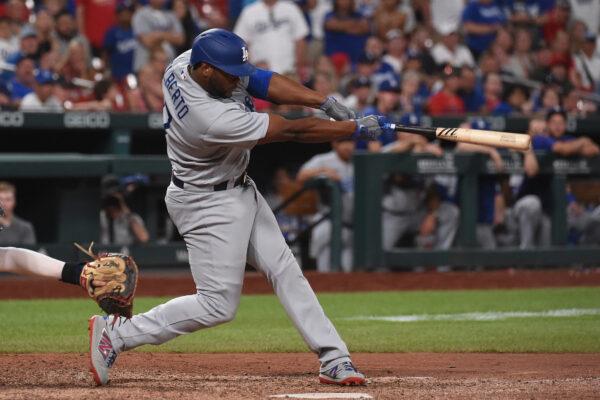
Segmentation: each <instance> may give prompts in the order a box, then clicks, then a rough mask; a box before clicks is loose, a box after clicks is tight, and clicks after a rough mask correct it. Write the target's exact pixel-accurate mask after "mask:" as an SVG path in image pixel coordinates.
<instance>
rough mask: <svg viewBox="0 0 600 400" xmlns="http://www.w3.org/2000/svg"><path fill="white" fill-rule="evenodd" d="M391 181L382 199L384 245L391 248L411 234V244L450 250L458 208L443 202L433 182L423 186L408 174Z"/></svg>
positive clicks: (454, 233)
mask: <svg viewBox="0 0 600 400" xmlns="http://www.w3.org/2000/svg"><path fill="white" fill-rule="evenodd" d="M408 150H409V149H408ZM405 151H406V150H405ZM392 181H393V183H392V185H391V187H390V189H389V192H388V193H387V194H385V195H384V197H383V201H382V208H383V212H382V215H381V222H382V241H383V248H384V249H385V250H391V249H392V248H394V247H395V246H396V244H397V243H398V241H400V240H402V241H404V242H406V236H409V244H410V245H411V246H413V245H416V246H417V247H419V248H430V249H449V248H450V247H451V246H452V243H453V242H454V237H455V236H456V231H457V229H458V217H459V210H458V207H457V206H456V205H454V204H452V203H450V202H448V201H444V200H443V199H442V197H441V195H440V193H439V192H438V191H437V189H436V187H435V186H434V185H431V186H428V187H426V188H421V187H420V185H419V184H418V183H415V182H414V181H412V179H411V178H410V177H409V176H405V175H396V176H393V177H392ZM403 239H404V240H403Z"/></svg>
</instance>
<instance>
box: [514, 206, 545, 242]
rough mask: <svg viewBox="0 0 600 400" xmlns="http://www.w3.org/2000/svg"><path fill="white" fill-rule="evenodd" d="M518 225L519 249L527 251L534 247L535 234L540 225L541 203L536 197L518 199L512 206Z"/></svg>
mask: <svg viewBox="0 0 600 400" xmlns="http://www.w3.org/2000/svg"><path fill="white" fill-rule="evenodd" d="M514 210H515V215H516V217H517V221H518V224H519V238H520V239H519V247H520V248H522V249H528V248H531V247H534V246H535V245H536V240H535V238H536V233H537V232H538V230H539V228H540V224H541V223H542V202H541V201H540V198H539V197H538V196H534V195H529V196H524V197H522V198H520V199H519V200H518V201H517V202H516V203H515V206H514Z"/></svg>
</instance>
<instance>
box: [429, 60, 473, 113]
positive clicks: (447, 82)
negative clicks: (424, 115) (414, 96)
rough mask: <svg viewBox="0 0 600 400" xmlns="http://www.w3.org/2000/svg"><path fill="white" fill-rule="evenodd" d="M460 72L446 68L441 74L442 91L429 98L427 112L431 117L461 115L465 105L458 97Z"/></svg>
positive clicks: (449, 67)
mask: <svg viewBox="0 0 600 400" xmlns="http://www.w3.org/2000/svg"><path fill="white" fill-rule="evenodd" d="M459 76H460V70H458V69H456V68H452V67H451V66H447V67H446V68H444V70H443V72H442V79H443V80H444V86H443V88H442V90H440V91H439V92H437V93H436V94H434V95H433V96H431V97H430V98H429V102H428V104H427V110H428V112H429V114H430V115H431V116H440V115H449V114H463V113H464V112H465V103H464V102H463V100H462V99H461V98H460V97H459V96H458V90H459V88H460V79H459Z"/></svg>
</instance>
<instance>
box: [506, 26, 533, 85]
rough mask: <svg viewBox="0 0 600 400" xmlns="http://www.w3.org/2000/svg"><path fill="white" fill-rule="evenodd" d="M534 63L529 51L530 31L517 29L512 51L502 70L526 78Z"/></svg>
mask: <svg viewBox="0 0 600 400" xmlns="http://www.w3.org/2000/svg"><path fill="white" fill-rule="evenodd" d="M534 65H535V60H534V57H533V55H532V53H531V33H530V32H529V31H528V30H527V29H523V28H522V29H518V30H517V31H516V32H515V48H514V53H513V54H512V55H511V56H510V58H509V60H508V63H507V64H506V65H504V66H503V68H502V69H503V70H504V71H505V72H507V73H509V74H511V75H514V76H516V77H519V78H528V77H529V75H530V74H531V72H532V71H533V68H534Z"/></svg>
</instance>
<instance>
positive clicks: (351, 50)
mask: <svg viewBox="0 0 600 400" xmlns="http://www.w3.org/2000/svg"><path fill="white" fill-rule="evenodd" d="M131 1H132V0H102V1H100V0H41V1H31V0H4V1H2V2H0V71H1V75H0V106H1V107H2V108H4V109H18V108H21V109H24V110H44V111H59V110H61V109H85V110H112V111H134V112H148V111H157V112H158V111H161V108H162V90H161V87H160V81H161V77H162V73H163V71H164V69H165V67H166V65H167V64H168V63H169V61H170V60H171V59H173V57H174V56H176V55H177V54H179V53H180V52H182V51H184V50H185V49H187V48H189V47H190V44H191V42H192V40H193V38H194V37H195V36H196V35H197V34H198V33H199V32H201V31H203V30H205V29H208V28H212V27H228V28H231V29H233V30H234V31H235V32H236V33H238V34H239V35H240V36H242V37H243V38H244V39H245V40H246V41H247V42H248V43H249V47H250V49H249V50H250V51H249V54H250V59H251V61H252V62H254V63H255V64H257V65H260V66H263V67H265V68H269V69H272V70H274V71H276V72H279V73H282V74H286V75H288V76H290V77H293V78H295V79H299V80H301V81H303V82H304V83H306V84H307V85H309V86H311V87H313V88H314V89H316V90H318V91H319V92H322V93H324V94H327V95H335V96H336V97H338V98H339V99H340V100H341V101H343V102H345V103H346V104H348V105H349V106H352V107H353V108H355V109H356V110H357V111H358V112H359V113H360V114H369V113H374V112H377V113H380V114H384V115H388V116H390V117H398V116H400V115H402V114H406V113H417V114H420V113H427V114H429V115H433V116H437V115H444V114H463V113H479V114H485V115H511V114H525V115H532V114H534V113H538V112H542V113H543V112H544V111H547V110H550V109H553V108H555V107H558V106H562V107H563V108H564V109H565V110H566V111H567V113H569V114H574V115H578V116H584V115H588V114H590V113H595V112H597V111H598V103H597V99H598V96H599V94H600V55H599V54H600V52H599V51H598V45H597V42H598V33H599V29H600V2H599V1H597V0H585V1H584V0H521V1H519V0H471V1H464V0H412V1H411V0H333V1H332V0H297V1H296V2H292V1H288V0H257V1H251V0H236V1H230V2H228V3H224V2H221V3H212V2H210V0H139V1H137V2H131ZM239 9H241V12H240V13H239V15H235V14H236V10H239ZM594 100H595V101H594ZM257 103H258V104H257V110H260V111H266V110H269V111H280V112H285V113H289V112H300V113H302V112H307V111H305V110H293V109H292V110H290V109H287V108H286V109H279V108H278V107H275V106H273V105H270V104H268V103H265V102H260V101H259V102H257Z"/></svg>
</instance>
